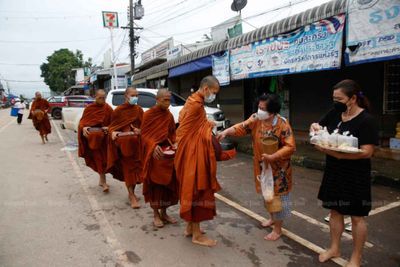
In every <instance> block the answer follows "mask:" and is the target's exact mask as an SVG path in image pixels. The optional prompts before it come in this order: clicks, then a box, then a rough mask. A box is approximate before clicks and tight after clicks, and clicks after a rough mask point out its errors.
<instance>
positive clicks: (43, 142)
mask: <svg viewBox="0 0 400 267" xmlns="http://www.w3.org/2000/svg"><path fill="white" fill-rule="evenodd" d="M40 137H41V138H42V144H43V145H44V144H46V142H45V141H44V136H40Z"/></svg>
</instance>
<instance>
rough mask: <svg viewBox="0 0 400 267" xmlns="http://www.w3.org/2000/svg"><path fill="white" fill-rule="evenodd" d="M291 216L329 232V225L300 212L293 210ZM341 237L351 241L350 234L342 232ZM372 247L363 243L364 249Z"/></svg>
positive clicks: (367, 243)
mask: <svg viewBox="0 0 400 267" xmlns="http://www.w3.org/2000/svg"><path fill="white" fill-rule="evenodd" d="M292 214H293V215H294V216H297V217H299V218H301V219H303V220H306V221H307V222H308V223H311V224H314V225H316V226H319V227H320V228H322V229H325V230H328V231H329V225H327V224H325V223H322V222H320V221H317V220H316V219H314V218H312V217H310V216H308V215H305V214H303V213H300V212H298V211H295V210H293V211H292ZM342 236H343V237H344V238H346V239H347V240H353V236H352V235H350V234H348V233H346V232H344V233H343V234H342ZM373 246H374V245H373V244H371V243H370V242H365V247H367V248H372V247H373Z"/></svg>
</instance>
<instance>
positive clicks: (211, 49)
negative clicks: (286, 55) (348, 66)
mask: <svg viewBox="0 0 400 267" xmlns="http://www.w3.org/2000/svg"><path fill="white" fill-rule="evenodd" d="M346 3H347V0H332V1H330V2H328V3H325V4H323V5H320V6H317V7H314V8H311V9H308V10H306V11H304V12H302V13H299V14H296V15H293V16H291V17H288V18H286V19H283V20H280V21H277V22H275V23H272V24H269V25H266V26H264V27H261V28H258V29H256V30H254V31H251V32H248V33H246V34H243V35H240V36H238V37H235V38H233V39H230V40H229V41H222V42H219V43H216V44H213V45H211V46H208V47H205V48H202V49H199V50H197V51H194V52H192V53H190V54H187V55H184V56H181V57H178V58H176V59H173V60H170V61H167V62H165V63H163V64H161V65H158V66H154V67H152V68H150V69H147V70H144V71H142V72H139V73H137V74H135V79H142V78H145V77H147V76H149V75H152V74H154V73H157V72H161V71H164V70H168V69H171V68H174V67H176V66H179V65H182V64H185V63H187V62H191V61H194V60H196V59H199V58H202V57H206V56H210V55H213V54H216V53H218V52H221V51H225V50H228V49H233V48H236V47H240V46H242V45H246V44H249V43H252V42H256V41H260V40H263V39H265V38H268V37H272V36H275V35H278V34H282V33H285V32H289V31H292V30H295V29H297V28H299V27H301V26H305V25H308V24H310V23H312V22H315V21H318V20H321V19H324V18H328V17H332V16H334V15H337V14H340V13H344V12H346Z"/></svg>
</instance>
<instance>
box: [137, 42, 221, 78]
mask: <svg viewBox="0 0 400 267" xmlns="http://www.w3.org/2000/svg"><path fill="white" fill-rule="evenodd" d="M226 44H227V41H222V42H219V43H216V44H213V45H210V46H207V47H204V48H202V49H199V50H196V51H194V52H192V53H190V54H187V55H184V56H181V57H178V58H176V59H173V60H169V61H167V62H165V63H163V64H161V65H158V66H154V67H152V68H151V69H147V70H144V71H142V72H139V73H136V74H135V77H134V79H141V78H145V77H147V76H149V75H152V74H154V73H157V72H161V71H164V70H168V69H171V68H174V67H176V66H179V65H182V64H185V63H187V62H191V61H194V60H196V59H199V58H203V57H206V56H210V55H213V54H215V53H218V52H221V51H225V50H226Z"/></svg>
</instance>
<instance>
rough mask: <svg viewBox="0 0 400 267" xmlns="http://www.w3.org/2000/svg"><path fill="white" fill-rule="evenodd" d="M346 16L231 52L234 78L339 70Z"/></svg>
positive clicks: (230, 63)
mask: <svg viewBox="0 0 400 267" xmlns="http://www.w3.org/2000/svg"><path fill="white" fill-rule="evenodd" d="M344 22H345V15H344V14H341V15H337V16H333V17H331V18H328V19H324V20H321V21H318V22H315V23H312V24H310V25H307V26H304V27H301V28H299V29H297V30H295V31H293V32H291V33H288V34H284V35H279V36H274V37H272V38H268V39H266V40H263V41H260V42H255V43H252V44H249V45H245V46H242V47H239V48H236V49H233V50H231V55H230V62H229V65H230V69H231V79H232V80H239V79H246V78H255V77H262V76H276V75H284V74H291V73H300V72H309V71H320V70H329V69H338V68H340V64H341V54H342V40H343V28H344Z"/></svg>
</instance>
